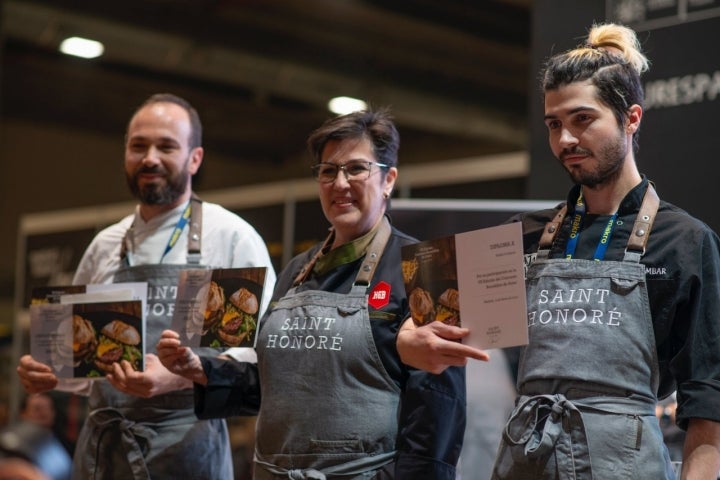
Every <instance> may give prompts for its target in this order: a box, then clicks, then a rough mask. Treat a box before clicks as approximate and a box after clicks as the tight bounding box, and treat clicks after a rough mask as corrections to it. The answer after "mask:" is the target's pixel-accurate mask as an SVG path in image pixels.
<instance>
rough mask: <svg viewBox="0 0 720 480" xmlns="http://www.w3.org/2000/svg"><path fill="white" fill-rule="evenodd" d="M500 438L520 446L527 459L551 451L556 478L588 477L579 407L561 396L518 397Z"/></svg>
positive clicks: (589, 470)
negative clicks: (555, 463) (553, 456)
mask: <svg viewBox="0 0 720 480" xmlns="http://www.w3.org/2000/svg"><path fill="white" fill-rule="evenodd" d="M519 402H520V403H519V405H518V406H517V407H516V409H515V411H514V412H513V414H512V416H511V417H510V419H509V420H508V423H507V424H506V426H505V430H504V431H503V439H504V440H505V442H506V443H507V444H508V445H512V446H518V447H521V448H522V449H523V452H524V455H525V457H526V458H527V460H528V462H537V461H542V460H543V459H545V458H548V457H549V456H550V455H552V454H553V452H554V454H555V460H556V462H557V470H558V478H559V479H560V480H571V479H573V480H592V478H593V474H592V466H591V464H590V452H589V449H588V443H587V434H586V432H585V425H584V423H583V419H582V414H581V413H580V410H578V408H577V407H576V406H575V405H574V404H573V403H572V402H571V401H570V400H568V399H567V398H565V396H563V395H561V394H558V395H538V396H534V397H521V398H520V399H519Z"/></svg>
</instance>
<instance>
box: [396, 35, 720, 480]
mask: <svg viewBox="0 0 720 480" xmlns="http://www.w3.org/2000/svg"><path fill="white" fill-rule="evenodd" d="M647 68H648V60H647V58H645V56H644V55H643V53H642V52H641V49H640V42H639V41H638V39H637V36H636V34H635V32H633V31H632V30H630V29H629V28H627V27H624V26H621V25H616V24H604V25H595V26H593V27H592V29H591V30H590V32H589V35H588V37H587V40H586V42H585V43H584V44H583V45H581V46H579V47H577V48H575V49H572V50H569V51H567V52H564V53H560V54H558V55H555V56H553V57H551V58H550V59H549V60H548V62H547V63H546V65H545V68H544V70H543V72H542V76H541V79H542V80H541V81H542V87H543V92H544V103H545V124H546V126H547V128H548V134H549V143H550V148H551V150H552V152H553V154H554V155H555V157H556V158H557V159H558V160H559V161H560V164H561V166H562V167H563V168H565V170H566V171H567V172H568V174H569V175H570V178H571V179H572V181H573V183H574V184H575V185H574V187H573V188H572V189H571V190H570V192H569V194H568V197H567V202H564V203H562V204H561V205H559V206H558V207H557V208H556V209H550V210H543V211H538V212H532V213H526V214H521V215H518V216H516V217H514V218H513V219H511V221H519V222H522V225H523V231H524V239H523V240H524V249H525V254H526V257H527V258H526V260H528V262H526V263H529V264H530V265H529V267H528V270H527V272H526V284H527V300H528V302H527V304H528V331H529V344H528V345H527V346H526V347H525V348H524V349H523V352H522V355H521V357H520V364H519V370H518V381H517V386H518V392H519V397H518V399H517V401H516V405H515V410H514V411H513V412H512V414H511V416H510V418H509V420H508V422H507V424H506V427H505V431H504V434H503V439H502V442H501V445H500V448H499V450H498V454H497V458H496V461H495V467H494V473H493V478H495V479H522V480H527V479H536V478H542V479H556V478H557V479H565V478H574V479H621V478H622V479H628V478H633V479H672V478H675V472H674V469H673V467H672V465H671V462H670V458H669V455H668V451H667V448H666V447H665V445H664V443H663V438H662V434H661V431H660V427H659V425H658V421H657V419H656V417H655V414H654V410H655V404H656V403H657V401H658V399H662V398H665V397H667V396H668V395H670V394H672V393H673V391H674V390H677V400H678V408H677V417H676V418H677V423H678V425H679V426H680V427H681V428H683V429H685V430H687V436H686V441H685V446H684V452H683V462H682V473H681V475H682V477H681V478H683V479H690V478H692V479H696V478H697V479H715V478H717V474H718V470H720V423H719V422H720V409H718V408H717V406H718V405H720V355H718V346H717V345H718V338H720V322H719V321H718V312H720V240H719V239H718V236H717V234H716V233H715V232H713V231H712V230H711V229H710V228H709V227H708V226H707V225H706V224H704V223H703V222H701V221H700V220H698V219H695V218H693V217H692V216H690V215H689V214H688V213H686V212H685V211H683V210H682V209H680V208H678V207H676V206H674V205H672V204H670V203H667V202H665V201H662V200H659V198H658V195H657V193H656V191H655V185H653V183H652V182H650V181H649V180H648V178H646V177H645V176H644V175H642V174H641V173H640V172H639V170H638V167H637V164H636V162H635V153H636V151H637V146H638V145H637V136H638V131H639V128H640V123H641V120H642V116H643V113H644V112H643V107H642V104H643V96H644V95H643V90H642V85H641V82H640V75H641V74H642V73H643V72H644V71H645V70H646V69H647ZM648 161H652V159H648ZM661 187H662V186H658V189H661ZM467 334H468V330H467V329H463V328H458V327H453V326H449V325H443V324H441V323H440V322H432V324H431V325H427V326H422V327H415V326H414V324H413V322H412V321H406V322H404V324H403V327H402V329H401V331H400V333H399V335H398V339H397V342H398V350H399V352H400V355H401V358H402V359H403V361H404V362H406V363H408V364H410V365H412V366H415V367H418V368H422V369H425V370H428V371H432V372H441V371H443V370H444V369H445V368H446V367H448V366H454V365H463V364H465V362H467V359H468V358H478V359H480V358H483V354H484V352H482V351H480V350H477V349H474V348H472V347H469V346H467V345H462V344H461V343H459V342H457V341H456V340H458V339H461V338H463V337H464V336H466V335H467Z"/></svg>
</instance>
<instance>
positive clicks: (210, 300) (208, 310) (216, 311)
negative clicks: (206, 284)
mask: <svg viewBox="0 0 720 480" xmlns="http://www.w3.org/2000/svg"><path fill="white" fill-rule="evenodd" d="M207 295H208V297H207V306H206V307H205V318H204V321H203V329H202V333H203V334H205V333H207V331H208V330H210V329H211V328H212V327H214V326H215V325H216V324H217V323H218V322H219V321H220V320H221V319H222V318H223V315H224V314H225V291H224V290H223V288H222V287H221V286H220V285H218V284H217V282H210V290H209V291H208V294H207Z"/></svg>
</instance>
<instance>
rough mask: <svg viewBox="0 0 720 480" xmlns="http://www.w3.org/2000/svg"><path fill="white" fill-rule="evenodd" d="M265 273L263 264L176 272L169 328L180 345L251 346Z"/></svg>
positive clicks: (258, 313) (257, 320)
mask: <svg viewBox="0 0 720 480" xmlns="http://www.w3.org/2000/svg"><path fill="white" fill-rule="evenodd" d="M266 276H267V268H266V267H246V268H223V269H214V270H209V269H191V270H183V271H182V272H180V278H179V279H178V293H177V298H176V300H175V310H174V312H173V320H172V329H173V330H175V331H176V332H178V333H179V334H180V340H181V342H182V343H183V345H187V346H189V347H192V348H201V347H202V348H205V347H208V348H213V349H216V350H220V351H222V350H227V349H228V348H231V347H254V346H255V341H256V339H257V335H256V332H257V326H258V322H259V320H260V318H259V315H260V306H261V305H262V299H263V294H264V290H265V278H266Z"/></svg>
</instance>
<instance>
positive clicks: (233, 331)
mask: <svg viewBox="0 0 720 480" xmlns="http://www.w3.org/2000/svg"><path fill="white" fill-rule="evenodd" d="M258 309H259V305H258V300H257V297H256V296H255V294H254V293H252V292H251V291H250V290H248V289H247V288H245V287H242V288H240V289H238V290H237V291H235V293H233V294H232V295H230V297H228V301H227V302H226V305H225V313H224V314H223V316H222V319H221V320H220V325H219V326H218V329H217V336H218V337H219V338H220V340H222V342H223V343H224V344H225V345H227V346H230V347H237V346H238V345H240V344H241V343H243V342H244V341H245V342H249V341H250V336H251V335H252V332H253V331H254V330H255V327H256V320H255V315H257V313H258Z"/></svg>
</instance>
